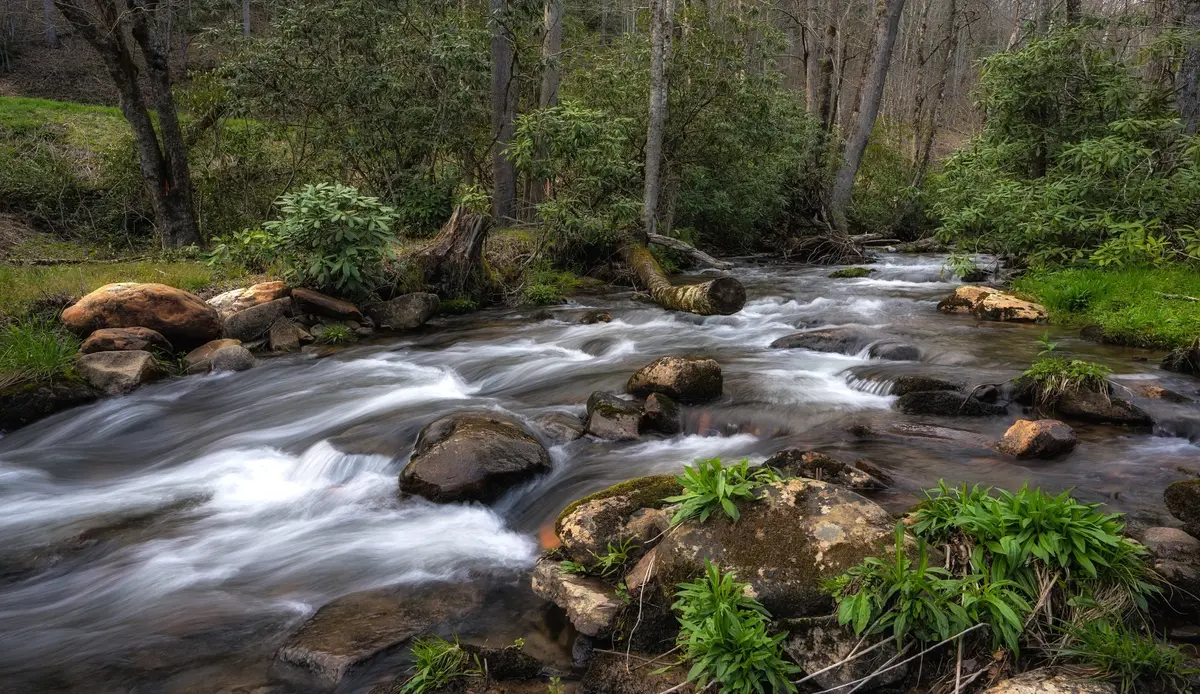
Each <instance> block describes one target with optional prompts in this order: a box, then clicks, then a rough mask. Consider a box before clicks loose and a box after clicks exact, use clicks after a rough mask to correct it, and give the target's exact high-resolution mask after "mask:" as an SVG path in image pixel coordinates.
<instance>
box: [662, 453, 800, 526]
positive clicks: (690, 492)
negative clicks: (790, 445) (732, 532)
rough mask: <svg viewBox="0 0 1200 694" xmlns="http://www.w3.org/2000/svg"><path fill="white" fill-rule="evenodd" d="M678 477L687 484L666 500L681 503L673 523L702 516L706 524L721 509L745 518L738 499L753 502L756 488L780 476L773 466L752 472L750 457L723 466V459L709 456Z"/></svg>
mask: <svg viewBox="0 0 1200 694" xmlns="http://www.w3.org/2000/svg"><path fill="white" fill-rule="evenodd" d="M678 479H679V483H680V484H682V485H683V494H680V495H678V496H671V497H667V498H666V499H664V501H667V502H669V503H673V504H674V503H678V504H679V505H680V506H679V510H678V511H676V512H675V515H674V516H673V517H672V518H671V525H678V524H679V523H682V522H683V521H685V520H688V519H689V518H699V519H700V522H701V523H703V522H704V521H706V520H708V517H709V516H710V515H711V514H712V513H713V511H717V510H722V511H724V512H725V515H727V516H729V517H730V518H732V519H733V520H734V521H736V520H738V519H739V518H740V517H741V513H740V512H739V511H738V507H737V503H736V502H738V501H752V500H753V499H754V488H755V487H757V486H759V485H760V484H765V483H767V482H772V481H774V480H776V479H778V478H777V476H776V475H775V473H774V471H772V470H770V469H769V468H757V469H755V470H753V471H751V470H750V460H749V458H744V459H742V462H740V463H738V464H736V465H733V466H731V467H725V466H723V465H722V464H721V459H720V458H708V459H701V460H697V461H696V464H695V465H688V466H687V467H685V468H684V471H683V474H682V475H679V477H678Z"/></svg>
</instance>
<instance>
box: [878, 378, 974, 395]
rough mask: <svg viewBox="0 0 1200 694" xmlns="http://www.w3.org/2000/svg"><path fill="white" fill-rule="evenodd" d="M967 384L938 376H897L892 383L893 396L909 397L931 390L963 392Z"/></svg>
mask: <svg viewBox="0 0 1200 694" xmlns="http://www.w3.org/2000/svg"><path fill="white" fill-rule="evenodd" d="M965 387H966V384H965V383H963V382H962V381H951V380H948V379H944V378H938V377H937V376H920V375H907V376H897V377H896V379H895V380H894V381H892V390H891V394H892V395H908V394H909V393H920V392H922V391H931V390H952V391H958V392H962V390H963V388H965Z"/></svg>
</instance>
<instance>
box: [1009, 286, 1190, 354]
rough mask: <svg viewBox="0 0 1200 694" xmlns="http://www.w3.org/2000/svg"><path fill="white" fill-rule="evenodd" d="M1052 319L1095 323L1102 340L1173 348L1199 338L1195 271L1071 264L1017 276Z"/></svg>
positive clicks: (1022, 288) (1023, 289)
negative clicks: (1109, 268)
mask: <svg viewBox="0 0 1200 694" xmlns="http://www.w3.org/2000/svg"><path fill="white" fill-rule="evenodd" d="M1013 287H1014V289H1016V290H1017V291H1019V292H1022V293H1024V294H1028V295H1030V296H1032V297H1034V298H1035V299H1036V300H1037V301H1039V302H1040V303H1041V304H1043V305H1044V306H1045V307H1046V308H1047V309H1048V310H1049V311H1050V318H1051V320H1053V321H1055V322H1057V323H1074V324H1078V325H1099V326H1101V327H1102V328H1103V329H1104V334H1105V336H1106V338H1108V339H1111V340H1113V341H1115V342H1120V343H1122V344H1128V345H1132V346H1137V347H1152V348H1161V349H1172V348H1175V347H1182V346H1184V345H1188V344H1191V343H1192V341H1194V340H1196V339H1197V338H1200V302H1197V301H1190V300H1188V299H1186V298H1177V297H1192V298H1200V272H1197V271H1196V270H1194V269H1192V268H1189V267H1186V266H1171V267H1165V268H1135V269H1125V270H1101V269H1091V268H1072V269H1067V270H1058V271H1054V272H1046V273H1038V274H1032V275H1028V276H1026V277H1021V278H1019V279H1018V280H1017V281H1016V282H1014V283H1013Z"/></svg>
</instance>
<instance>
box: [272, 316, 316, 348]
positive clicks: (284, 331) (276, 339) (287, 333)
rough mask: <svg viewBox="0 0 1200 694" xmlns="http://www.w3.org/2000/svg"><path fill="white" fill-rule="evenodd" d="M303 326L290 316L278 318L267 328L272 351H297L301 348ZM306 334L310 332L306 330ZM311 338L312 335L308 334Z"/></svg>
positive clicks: (310, 338)
mask: <svg viewBox="0 0 1200 694" xmlns="http://www.w3.org/2000/svg"><path fill="white" fill-rule="evenodd" d="M301 330H302V328H301V327H300V326H298V325H296V324H295V323H293V322H292V321H291V320H290V319H288V318H276V319H275V322H274V323H272V324H271V328H270V329H269V330H267V346H268V347H270V348H271V351H272V352H295V351H296V350H298V349H300V331H301ZM305 335H308V332H307V331H305ZM308 337H309V340H310V341H311V340H312V336H311V335H308Z"/></svg>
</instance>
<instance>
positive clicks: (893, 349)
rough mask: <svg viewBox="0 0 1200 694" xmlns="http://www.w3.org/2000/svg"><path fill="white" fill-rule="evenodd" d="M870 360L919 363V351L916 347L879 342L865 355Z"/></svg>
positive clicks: (900, 343)
mask: <svg viewBox="0 0 1200 694" xmlns="http://www.w3.org/2000/svg"><path fill="white" fill-rule="evenodd" d="M867 354H868V355H869V356H870V357H871V358H872V359H887V360H889V361H920V359H921V350H920V348H918V347H917V346H916V345H910V344H906V343H903V342H880V343H878V344H874V345H871V349H870V351H869V352H868V353H867Z"/></svg>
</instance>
